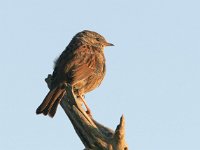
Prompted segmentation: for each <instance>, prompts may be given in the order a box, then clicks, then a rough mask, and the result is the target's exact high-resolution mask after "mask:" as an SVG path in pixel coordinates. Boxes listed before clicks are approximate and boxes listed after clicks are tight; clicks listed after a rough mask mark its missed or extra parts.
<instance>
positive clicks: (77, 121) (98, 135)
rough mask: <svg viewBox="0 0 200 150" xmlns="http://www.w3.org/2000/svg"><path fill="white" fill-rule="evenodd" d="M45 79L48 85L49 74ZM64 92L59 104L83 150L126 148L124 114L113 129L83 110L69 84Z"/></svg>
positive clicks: (124, 149) (120, 149) (49, 82)
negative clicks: (83, 147) (82, 145)
mask: <svg viewBox="0 0 200 150" xmlns="http://www.w3.org/2000/svg"><path fill="white" fill-rule="evenodd" d="M45 81H46V82H47V85H48V87H50V86H51V75H48V77H47V78H46V79H45ZM66 93H67V94H66V95H65V96H64V98H63V99H62V101H61V102H60V105H61V106H62V108H63V109H64V111H65V113H66V115H67V116H68V118H69V119H70V121H71V123H72V125H73V127H74V129H75V131H76V133H77V135H78V136H79V138H80V139H81V141H82V143H83V144H84V146H85V149H84V150H128V145H127V144H126V142H125V119H124V116H122V117H121V119H120V123H119V125H118V126H117V128H116V130H115V131H113V130H111V129H109V128H107V127H105V126H104V125H102V124H100V123H98V122H97V121H95V120H94V119H93V118H92V117H91V116H89V115H88V114H87V113H86V112H85V110H84V109H83V108H82V106H81V105H82V103H80V100H79V99H78V98H76V96H75V95H74V93H73V90H72V87H71V85H69V84H66Z"/></svg>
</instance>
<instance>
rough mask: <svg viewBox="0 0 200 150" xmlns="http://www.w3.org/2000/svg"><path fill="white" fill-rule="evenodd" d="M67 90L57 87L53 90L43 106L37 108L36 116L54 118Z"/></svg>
mask: <svg viewBox="0 0 200 150" xmlns="http://www.w3.org/2000/svg"><path fill="white" fill-rule="evenodd" d="M65 93H66V92H65V89H64V88H62V87H60V86H59V87H56V88H54V89H53V90H50V91H49V93H48V94H47V96H46V97H45V99H44V100H43V102H42V104H41V105H40V106H39V107H38V108H37V110H36V114H41V113H42V114H44V115H45V116H46V115H47V114H48V115H49V116H50V117H52V118H53V117H54V115H55V113H56V110H57V107H58V104H59V103H60V101H61V99H62V98H63V96H64V95H65Z"/></svg>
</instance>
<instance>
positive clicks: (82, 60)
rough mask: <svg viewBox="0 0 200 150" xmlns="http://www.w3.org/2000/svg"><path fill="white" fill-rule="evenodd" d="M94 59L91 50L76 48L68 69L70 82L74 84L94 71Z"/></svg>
mask: <svg viewBox="0 0 200 150" xmlns="http://www.w3.org/2000/svg"><path fill="white" fill-rule="evenodd" d="M95 65H96V59H95V55H94V54H93V51H92V50H90V49H89V48H88V47H87V48H85V47H84V48H81V47H80V48H79V49H78V50H76V54H75V57H74V61H73V66H72V68H71V69H70V71H69V76H70V78H71V84H72V85H73V84H75V83H77V82H80V81H82V80H84V79H87V78H88V77H90V76H91V75H93V74H94V73H95V70H96V66H95Z"/></svg>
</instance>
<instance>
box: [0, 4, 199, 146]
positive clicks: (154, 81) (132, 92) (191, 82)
mask: <svg viewBox="0 0 200 150" xmlns="http://www.w3.org/2000/svg"><path fill="white" fill-rule="evenodd" d="M199 7H200V2H199V1H197V0H196V1H195V0H190V1H186V0H141V1H135V0H101V1H94V0H93V1H92V0H84V1H78V0H73V1H67V0H59V1H52V0H48V1H47V0H43V1H41V0H29V1H26V0H17V1H16V0H6V1H1V2H0V41H1V44H0V51H1V55H0V57H1V58H0V67H1V79H0V82H1V86H0V91H1V100H0V118H1V119H0V149H1V150H27V149H28V150H35V149H37V150H47V149H48V150H55V149H59V150H69V149H71V150H81V149H83V148H84V146H83V145H82V143H81V142H80V140H79V139H78V137H77V135H76V133H75V132H74V129H73V127H72V125H71V123H70V122H69V120H68V118H67V117H66V115H65V113H64V111H63V110H62V109H61V108H60V107H59V110H58V112H57V114H56V116H55V118H53V119H51V118H49V117H44V116H42V115H40V116H36V115H35V109H36V108H37V106H38V105H39V104H40V103H41V101H42V100H43V98H44V96H45V95H46V93H47V92H48V88H47V86H46V84H45V82H44V78H45V77H46V76H47V74H49V73H51V72H52V69H53V61H54V60H55V58H56V57H57V56H59V54H60V53H61V52H62V51H63V50H64V48H65V47H66V46H67V44H68V43H69V41H70V40H71V38H72V37H73V36H74V34H76V33H77V32H79V31H82V30H84V29H89V30H94V31H96V32H99V33H100V34H102V35H104V36H105V37H106V39H107V40H108V41H109V42H112V43H113V44H115V46H114V47H108V48H106V49H105V55H106V59H107V74H106V77H105V80H104V81H103V84H102V85H101V86H100V87H99V88H98V89H96V90H95V91H93V92H91V93H89V94H87V95H86V100H87V102H88V105H89V106H90V108H91V110H92V112H93V116H94V118H95V119H96V120H98V121H99V122H101V123H103V124H105V125H106V126H108V127H111V128H113V129H115V127H116V125H117V124H118V123H119V118H120V116H121V115H122V114H124V115H125V118H126V139H127V142H128V144H129V149H130V150H199V149H200V144H199V139H200V117H199V116H200V102H199V100H200V69H199V66H200V19H199V15H200V9H199Z"/></svg>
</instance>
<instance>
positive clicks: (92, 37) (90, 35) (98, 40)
mask: <svg viewBox="0 0 200 150" xmlns="http://www.w3.org/2000/svg"><path fill="white" fill-rule="evenodd" d="M74 39H76V40H80V41H81V42H83V43H86V44H89V45H93V46H101V47H105V46H114V45H113V44H112V43H108V42H107V41H106V39H105V38H104V37H103V36H102V35H100V34H98V33H96V32H94V31H89V30H84V31H82V32H79V33H77V34H76V35H75V36H74Z"/></svg>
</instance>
